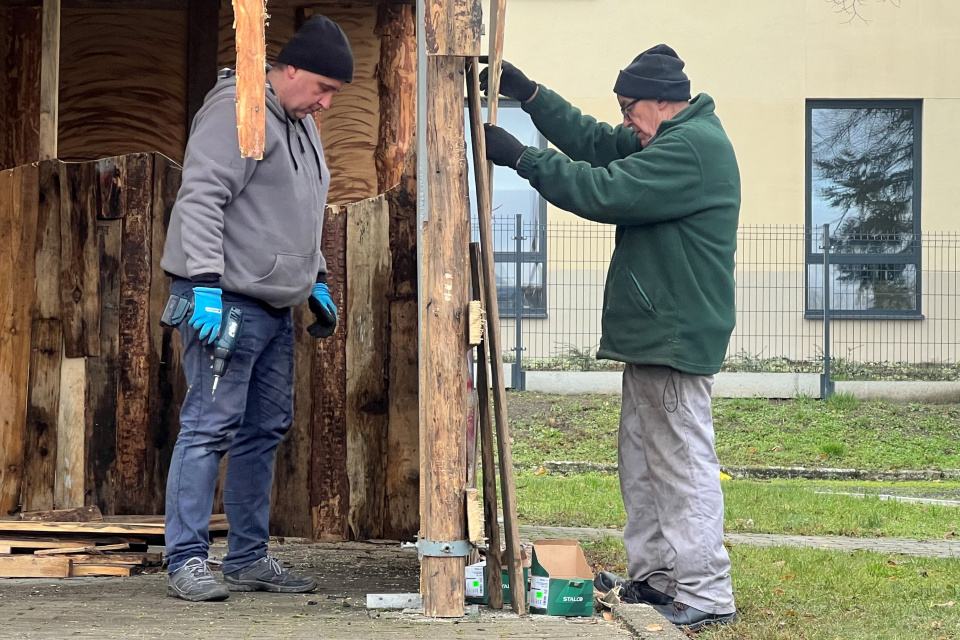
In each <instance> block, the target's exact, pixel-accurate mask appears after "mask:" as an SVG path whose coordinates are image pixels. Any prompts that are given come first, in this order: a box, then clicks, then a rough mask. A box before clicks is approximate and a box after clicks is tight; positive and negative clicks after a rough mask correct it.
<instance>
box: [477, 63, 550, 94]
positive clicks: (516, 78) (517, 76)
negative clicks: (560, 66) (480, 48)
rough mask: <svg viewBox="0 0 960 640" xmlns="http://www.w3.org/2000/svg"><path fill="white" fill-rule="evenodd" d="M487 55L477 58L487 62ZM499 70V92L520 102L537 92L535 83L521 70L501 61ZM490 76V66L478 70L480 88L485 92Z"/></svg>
mask: <svg viewBox="0 0 960 640" xmlns="http://www.w3.org/2000/svg"><path fill="white" fill-rule="evenodd" d="M488 59H489V56H480V57H479V58H478V60H479V61H480V62H481V63H483V64H487V61H488ZM501 69H502V71H501V72H500V94H501V95H504V96H506V97H508V98H513V99H514V100H519V101H520V102H526V101H527V100H529V99H530V98H532V97H533V94H534V93H536V92H537V83H536V82H534V81H533V80H531V79H530V78H528V77H527V76H525V75H523V71H520V69H517V68H516V67H515V66H513V65H512V64H510V63H509V62H507V61H506V60H504V61H503V66H502V67H501ZM489 76H490V67H487V68H486V69H484V70H483V71H481V72H480V90H481V91H483V92H484V93H486V92H487V81H488V79H489Z"/></svg>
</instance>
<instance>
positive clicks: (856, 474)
mask: <svg viewBox="0 0 960 640" xmlns="http://www.w3.org/2000/svg"><path fill="white" fill-rule="evenodd" d="M543 467H544V468H545V469H546V470H547V471H550V472H551V473H562V474H576V473H611V474H615V473H617V466H616V465H613V464H601V463H598V462H565V461H562V460H557V461H553V460H551V461H547V462H544V463H543ZM721 470H722V471H723V472H724V473H726V474H727V475H729V476H731V477H732V478H736V479H740V480H747V479H751V480H774V479H778V478H787V479H801V480H873V481H877V482H910V481H913V482H932V481H934V480H960V469H940V470H937V469H922V470H904V471H870V470H862V469H830V468H816V467H814V468H808V467H727V466H723V467H721Z"/></svg>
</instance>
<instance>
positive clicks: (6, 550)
mask: <svg viewBox="0 0 960 640" xmlns="http://www.w3.org/2000/svg"><path fill="white" fill-rule="evenodd" d="M10 553H13V547H7V546H3V545H0V555H6V554H10Z"/></svg>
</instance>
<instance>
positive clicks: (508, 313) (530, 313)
mask: <svg viewBox="0 0 960 640" xmlns="http://www.w3.org/2000/svg"><path fill="white" fill-rule="evenodd" d="M498 102H499V107H500V108H507V109H520V108H521V105H520V101H519V100H513V99H511V98H503V97H501V98H500V100H499V101H498ZM467 108H468V105H467V104H466V101H464V109H467ZM480 108H481V113H482V110H483V109H486V108H487V99H486V98H482V99H481V102H480ZM466 113H467V112H466V111H464V114H465V118H466V117H467V115H466ZM537 143H538V147H539V148H540V149H546V148H547V143H548V141H547V139H546V137H544V135H543V134H542V133H540V132H539V131H537ZM467 153H468V156H469V157H468V163H469V162H473V156H472V154H470V149H469V148H468V149H467ZM510 170H511V169H507V168H505V167H497V168H496V170H495V171H494V180H496V172H497V171H510ZM471 172H472V170H471ZM471 179H472V176H471ZM530 188H531V189H532V190H533V192H534V193H535V194H536V197H537V223H536V224H537V235H538V238H537V250H536V251H522V252H521V253H520V259H519V262H520V263H521V264H522V265H526V264H542V265H543V278H542V286H543V292H544V293H543V300H544V306H543V308H542V309H524V308H522V307H521V317H523V318H534V319H545V318H547V317H548V315H549V304H548V302H547V278H548V269H547V201H546V199H545V198H544V197H543V196H542V195H540V193H539V192H537V190H536V189H534V188H533V187H532V186H531V187H530ZM494 190H495V189H494ZM472 209H473V207H472V206H471V214H470V216H471V227H473V226H474V222H475V221H476V223H477V224H479V221H478V220H476V219H475V218H473V211H472ZM497 227H498V224H497V223H496V222H495V223H494V228H495V229H496V228H497ZM493 262H494V265H495V266H494V269H496V266H497V265H503V266H507V267H514V265H515V264H516V263H517V252H516V251H515V250H514V251H494V252H493ZM521 284H522V283H517V284H515V285H514V286H513V287H512V288H511V287H500V286H497V298H498V303H499V298H501V297H502V296H501V295H500V292H501V291H503V292H507V291H510V290H511V289H512V290H513V299H514V300H519V299H520V295H521V294H520V293H519V290H520V288H521V286H520V285H521ZM497 307H498V311H499V315H500V317H501V318H516V317H517V310H516V309H515V308H513V307H512V306H511V307H506V308H504V307H502V306H500V305H499V304H498V305H497Z"/></svg>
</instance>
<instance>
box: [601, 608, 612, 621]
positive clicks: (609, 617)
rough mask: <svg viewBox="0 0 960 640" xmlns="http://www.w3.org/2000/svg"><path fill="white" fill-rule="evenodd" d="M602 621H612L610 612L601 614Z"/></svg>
mask: <svg viewBox="0 0 960 640" xmlns="http://www.w3.org/2000/svg"><path fill="white" fill-rule="evenodd" d="M603 619H604V620H607V621H608V622H609V621H611V620H613V616H612V615H610V612H609V611H604V612H603Z"/></svg>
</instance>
